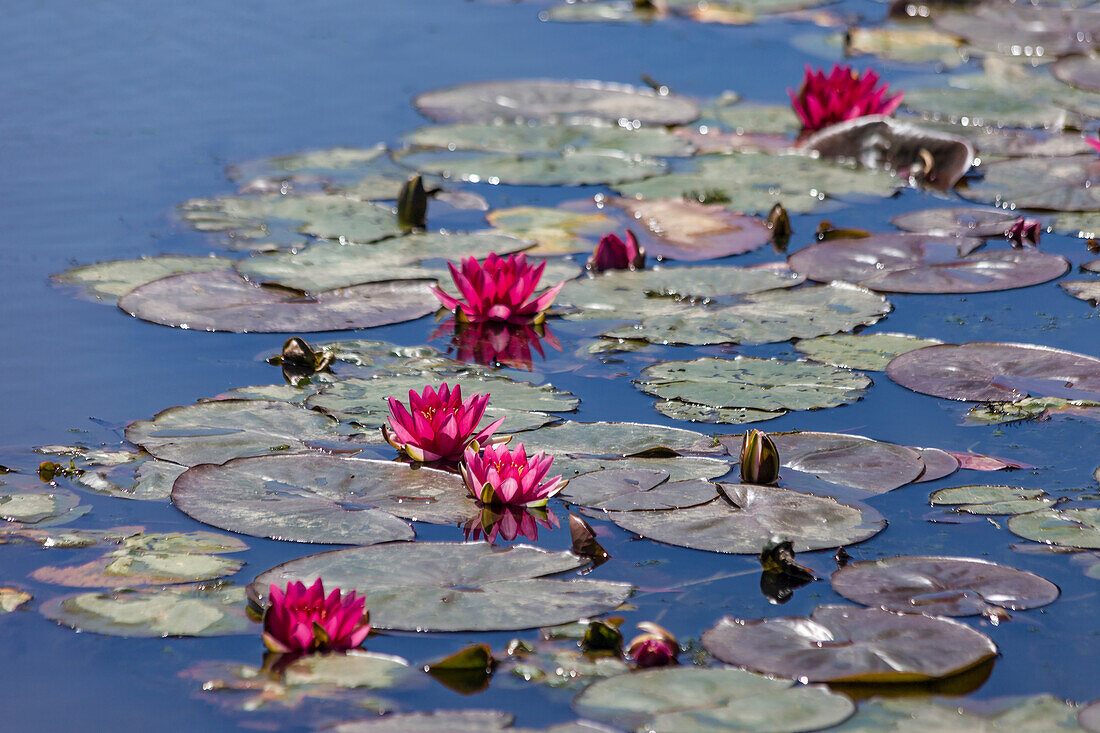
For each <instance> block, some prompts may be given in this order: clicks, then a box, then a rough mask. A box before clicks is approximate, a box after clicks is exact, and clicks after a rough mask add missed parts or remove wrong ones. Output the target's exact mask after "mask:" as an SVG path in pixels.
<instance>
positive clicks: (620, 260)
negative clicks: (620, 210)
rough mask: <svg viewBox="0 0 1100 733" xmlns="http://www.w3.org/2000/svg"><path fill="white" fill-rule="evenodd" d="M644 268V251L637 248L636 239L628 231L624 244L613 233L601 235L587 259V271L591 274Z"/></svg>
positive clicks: (632, 233)
mask: <svg viewBox="0 0 1100 733" xmlns="http://www.w3.org/2000/svg"><path fill="white" fill-rule="evenodd" d="M644 267H645V250H644V249H642V248H641V247H639V246H638V239H637V237H635V236H634V232H632V231H630V230H629V229H627V230H626V241H625V242H624V241H623V240H621V239H619V236H618V235H617V234H615V233H614V232H612V233H609V234H605V235H603V237H601V238H600V242H599V244H597V245H596V249H595V250H594V251H593V252H592V256H591V257H589V258H588V269H589V270H591V271H592V272H604V271H605V270H641V269H642V268H644Z"/></svg>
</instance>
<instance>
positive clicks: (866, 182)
mask: <svg viewBox="0 0 1100 733" xmlns="http://www.w3.org/2000/svg"><path fill="white" fill-rule="evenodd" d="M900 185H901V183H900V182H899V181H898V180H897V179H896V178H894V177H893V176H891V175H890V174H889V173H886V172H884V171H878V170H872V169H867V168H858V169H857V168H854V167H852V166H848V165H844V164H841V163H834V162H830V161H825V160H820V159H818V158H812V157H809V156H807V155H763V154H760V153H731V154H729V155H707V156H698V157H697V158H695V167H694V169H693V170H689V171H686V172H676V173H671V174H668V175H664V176H656V177H654V178H651V179H649V180H647V181H642V182H640V183H628V184H625V185H618V186H613V188H614V189H615V190H616V191H617V192H618V193H620V194H622V195H623V196H641V197H642V198H647V199H671V198H687V199H695V200H699V197H700V196H701V195H702V194H704V193H706V194H707V195H708V196H714V195H719V196H720V197H721V198H722V201H721V203H723V204H725V205H726V206H727V207H728V208H730V209H731V210H733V211H742V212H745V213H750V214H761V213H766V212H767V211H768V210H770V209H771V208H772V206H774V205H775V204H777V203H782V204H783V206H784V207H785V208H786V209H787V211H789V212H791V213H799V214H801V213H806V212H809V211H812V210H813V209H815V208H817V207H818V206H819V205H820V204H821V202H822V201H823V200H825V199H826V198H838V197H844V196H848V195H864V196H889V195H890V194H892V193H893V192H894V190H895V189H897V188H898V187H899V186H900Z"/></svg>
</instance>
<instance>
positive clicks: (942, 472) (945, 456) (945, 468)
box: [913, 448, 959, 484]
mask: <svg viewBox="0 0 1100 733" xmlns="http://www.w3.org/2000/svg"><path fill="white" fill-rule="evenodd" d="M913 450H915V451H917V453H920V458H921V460H922V461H924V473H922V474H921V475H920V477H919V478H917V480H916V481H914V482H913V483H917V484H921V483H924V482H926V481H936V480H938V479H941V478H945V477H947V476H950V475H951V474H953V473H955V471H958V470H959V459H958V458H955V456H953V455H951V454H950V453H948V452H947V451H945V450H940V449H939V448H914V449H913Z"/></svg>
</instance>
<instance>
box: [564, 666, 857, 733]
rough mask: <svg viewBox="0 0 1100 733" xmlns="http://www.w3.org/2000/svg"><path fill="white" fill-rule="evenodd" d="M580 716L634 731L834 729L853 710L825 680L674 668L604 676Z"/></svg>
mask: <svg viewBox="0 0 1100 733" xmlns="http://www.w3.org/2000/svg"><path fill="white" fill-rule="evenodd" d="M573 708H574V709H575V710H576V711H577V713H578V714H579V715H583V716H584V717H586V718H593V719H595V720H602V721H605V722H608V723H613V724H615V725H618V726H621V727H622V728H624V729H629V730H646V731H654V732H658V733H672V732H673V731H688V730H690V731H697V732H698V733H716V732H717V731H769V732H771V733H784V732H786V733H797V731H809V730H819V729H822V728H829V727H831V726H833V725H835V724H836V723H839V722H841V721H842V720H844V719H845V718H847V717H848V716H850V715H851V714H852V712H853V711H854V710H855V706H854V705H853V704H852V702H851V701H850V700H849V699H848V698H847V697H845V696H843V695H838V694H835V693H833V692H830V691H829V690H828V688H826V687H824V686H819V685H813V686H806V685H795V684H794V683H793V682H791V681H790V680H777V679H773V678H771V677H765V676H763V675H758V674H754V673H752V672H746V671H743V670H739V669H704V668H698V667H667V668H664V669H650V670H645V671H641V672H636V673H634V674H626V675H620V676H617V677H612V678H610V679H607V680H601V681H599V682H596V683H595V684H593V685H591V686H589V687H588V688H587V689H586V690H585V691H584V692H582V693H581V694H580V695H578V696H577V698H576V699H575V700H574V701H573Z"/></svg>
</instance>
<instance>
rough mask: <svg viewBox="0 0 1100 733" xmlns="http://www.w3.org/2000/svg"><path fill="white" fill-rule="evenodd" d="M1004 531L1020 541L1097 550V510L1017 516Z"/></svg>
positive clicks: (1099, 546)
mask: <svg viewBox="0 0 1100 733" xmlns="http://www.w3.org/2000/svg"><path fill="white" fill-rule="evenodd" d="M1008 530H1009V531H1010V532H1012V534H1014V535H1017V536H1019V537H1023V538H1024V539H1028V540H1034V541H1035V542H1042V543H1043V544H1046V545H1057V546H1059V547H1076V548H1080V549H1082V550H1096V549H1100V509H1095V508H1086V509H1045V510H1043V511H1037V512H1029V513H1027V514H1017V515H1016V516H1014V517H1012V518H1010V519H1009V520H1008Z"/></svg>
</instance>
